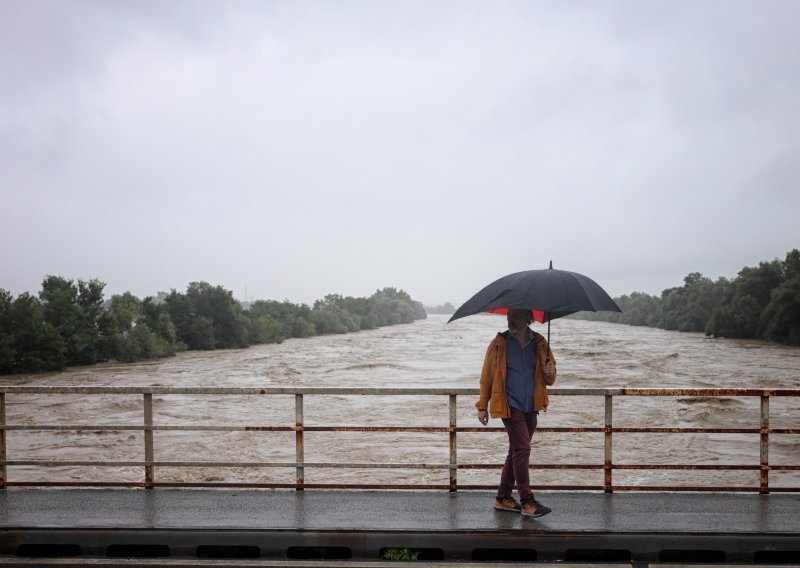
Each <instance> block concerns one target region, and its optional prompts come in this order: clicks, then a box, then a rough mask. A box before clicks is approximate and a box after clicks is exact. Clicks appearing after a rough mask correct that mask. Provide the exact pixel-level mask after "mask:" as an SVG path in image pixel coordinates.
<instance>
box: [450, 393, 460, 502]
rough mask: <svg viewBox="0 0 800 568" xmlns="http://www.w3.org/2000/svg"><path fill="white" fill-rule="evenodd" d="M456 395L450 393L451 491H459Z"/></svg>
mask: <svg viewBox="0 0 800 568" xmlns="http://www.w3.org/2000/svg"><path fill="white" fill-rule="evenodd" d="M456 408H457V406H456V395H454V394H451V395H450V493H455V492H456V491H458V469H457V468H458V452H457V445H456Z"/></svg>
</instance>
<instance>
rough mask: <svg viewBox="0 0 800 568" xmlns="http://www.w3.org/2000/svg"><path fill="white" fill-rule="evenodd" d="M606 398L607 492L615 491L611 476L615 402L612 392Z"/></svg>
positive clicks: (605, 466)
mask: <svg viewBox="0 0 800 568" xmlns="http://www.w3.org/2000/svg"><path fill="white" fill-rule="evenodd" d="M605 399H606V421H605V422H606V427H605V434H604V436H605V444H604V446H605V448H604V449H605V461H604V464H603V473H604V479H603V486H604V488H605V492H606V493H613V492H614V489H613V486H612V476H611V473H612V468H613V465H612V437H611V436H612V433H611V427H612V423H613V421H612V418H613V408H614V403H613V396H612V395H610V394H607V395H605Z"/></svg>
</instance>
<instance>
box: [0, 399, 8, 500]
mask: <svg viewBox="0 0 800 568" xmlns="http://www.w3.org/2000/svg"><path fill="white" fill-rule="evenodd" d="M5 425H6V393H4V392H0V426H3V428H0V489H5V488H6V480H7V475H8V469H7V468H6V429H5Z"/></svg>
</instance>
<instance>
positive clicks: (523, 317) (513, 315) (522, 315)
mask: <svg viewBox="0 0 800 568" xmlns="http://www.w3.org/2000/svg"><path fill="white" fill-rule="evenodd" d="M506 319H507V320H508V330H509V331H510V332H511V333H519V332H520V331H522V330H524V329H525V328H526V327H528V324H529V323H530V322H531V312H530V311H529V310H508V315H507V316H506Z"/></svg>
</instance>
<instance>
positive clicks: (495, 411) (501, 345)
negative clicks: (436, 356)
mask: <svg viewBox="0 0 800 568" xmlns="http://www.w3.org/2000/svg"><path fill="white" fill-rule="evenodd" d="M533 335H534V341H535V342H536V370H535V371H534V379H533V380H534V387H533V409H534V410H535V411H536V412H539V411H540V410H547V405H548V403H549V401H548V398H547V385H552V384H553V383H555V382H556V375H555V374H553V376H552V377H551V378H550V379H545V377H544V361H545V359H546V358H547V357H550V361H552V363H553V365H554V366H555V364H556V360H555V357H553V353H552V351H550V347H549V346H548V345H547V340H546V339H545V338H544V337H542V335H541V334H539V333H536V332H534V334H533ZM506 370H507V367H506V338H505V337H504V336H503V334H502V333H498V334H497V337H495V338H494V340H492V342H491V343H490V344H489V349H487V350H486V358H485V359H484V360H483V371H482V372H481V394H480V398H479V399H478V402H476V403H475V408H477V409H478V410H486V409H487V408H486V407H487V404H488V407H489V408H488V410H489V415H490V416H491V417H492V418H510V417H511V407H509V406H508V400H507V399H506Z"/></svg>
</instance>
